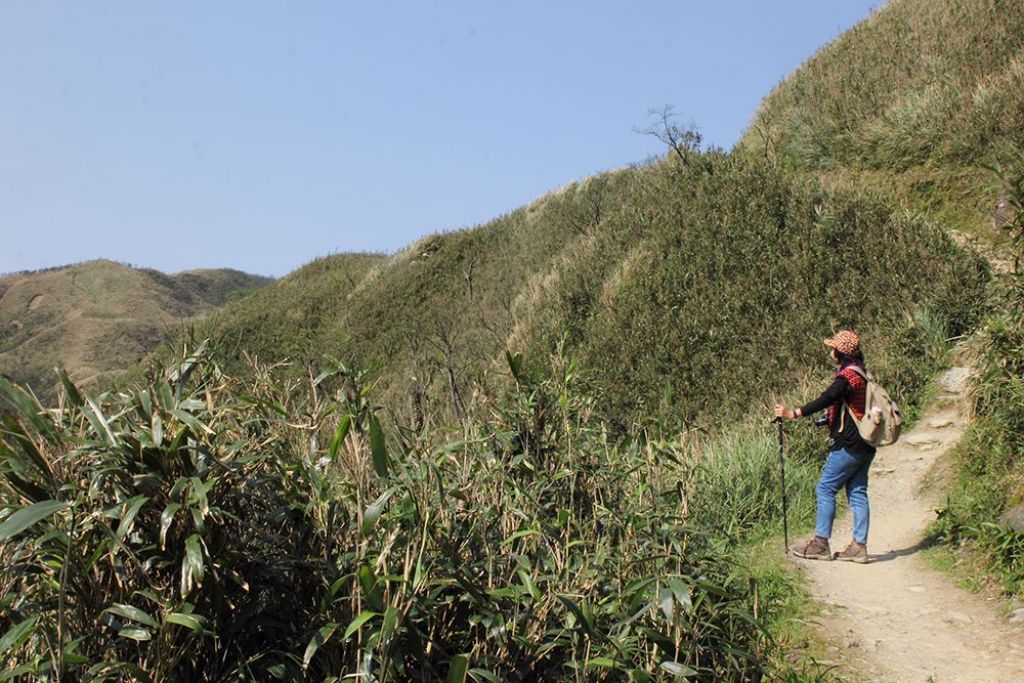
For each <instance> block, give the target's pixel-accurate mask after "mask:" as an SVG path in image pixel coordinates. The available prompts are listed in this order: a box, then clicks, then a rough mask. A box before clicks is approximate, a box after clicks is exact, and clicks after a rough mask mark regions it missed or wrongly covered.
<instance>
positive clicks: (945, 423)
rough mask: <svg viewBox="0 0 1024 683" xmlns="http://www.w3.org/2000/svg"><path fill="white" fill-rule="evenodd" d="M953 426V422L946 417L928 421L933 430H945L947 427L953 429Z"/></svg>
mask: <svg viewBox="0 0 1024 683" xmlns="http://www.w3.org/2000/svg"><path fill="white" fill-rule="evenodd" d="M952 425H953V421H952V420H950V419H949V418H945V417H936V418H934V419H931V420H928V426H929V427H931V428H932V429H944V428H945V427H951V426H952Z"/></svg>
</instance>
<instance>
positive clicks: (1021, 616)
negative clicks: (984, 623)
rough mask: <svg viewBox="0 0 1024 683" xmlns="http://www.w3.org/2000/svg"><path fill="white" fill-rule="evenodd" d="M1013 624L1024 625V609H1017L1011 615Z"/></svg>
mask: <svg viewBox="0 0 1024 683" xmlns="http://www.w3.org/2000/svg"><path fill="white" fill-rule="evenodd" d="M1010 623H1011V624H1024V607H1022V608H1020V609H1016V610H1014V611H1013V613H1012V614H1010Z"/></svg>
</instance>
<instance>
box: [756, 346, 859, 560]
mask: <svg viewBox="0 0 1024 683" xmlns="http://www.w3.org/2000/svg"><path fill="white" fill-rule="evenodd" d="M824 343H825V346H826V347H827V348H828V349H829V355H830V356H831V358H832V361H833V362H834V363H835V364H836V365H838V366H839V369H838V371H837V372H836V375H835V379H834V380H833V381H832V384H830V385H829V387H828V388H827V389H825V391H824V392H823V393H822V394H821V396H819V397H818V398H816V399H814V400H813V401H811V402H810V403H807V404H806V405H804V406H803V407H800V408H796V409H794V410H791V409H790V408H787V407H786V406H785V405H783V404H781V403H780V404H778V405H776V406H775V416H776V417H778V418H782V419H784V420H792V419H795V418H798V417H806V416H808V415H812V414H814V413H816V412H818V411H820V410H823V409H825V408H828V415H827V423H828V427H829V440H828V457H827V459H826V460H825V467H824V469H822V471H821V478H820V479H819V480H818V486H817V487H816V488H815V492H816V493H817V496H818V520H817V523H816V525H815V529H814V538H812V539H810V540H809V541H805V542H802V543H800V544H798V545H797V546H795V547H794V548H792V550H793V554H794V555H796V556H797V557H802V558H805V559H808V560H831V559H837V560H846V561H848V562H859V563H864V562H867V561H868V548H867V542H868V522H869V520H870V512H869V509H868V467H870V466H871V461H872V459H874V457H875V448H874V447H873V446H871V445H870V444H868V443H867V442H865V441H864V439H863V438H861V435H860V432H859V431H858V430H857V423H856V422H855V421H854V420H852V419H850V416H849V415H847V414H846V412H847V411H846V410H845V407H846V406H847V405H848V406H849V408H850V411H852V412H853V415H854V416H855V417H856V418H857V419H858V420H859V419H861V418H862V417H863V416H864V407H865V405H864V404H865V393H866V388H867V380H866V379H865V377H864V376H865V375H866V374H867V371H866V370H865V367H864V355H863V354H862V353H861V350H860V340H859V339H858V338H857V335H856V334H854V333H853V332H850V331H849V330H841V331H839V332H836V334H835V336H833V337H832V338H831V339H826V340H824ZM858 370H859V372H858ZM844 487H845V488H846V502H847V504H848V505H849V506H850V509H851V510H852V511H853V540H852V541H851V542H850V545H848V546H847V547H846V549H845V550H843V551H842V552H840V553H836V554H835V555H833V554H832V550H831V548H830V547H829V538H830V537H831V536H832V522H833V521H834V520H835V516H836V494H837V493H838V492H839V490H840V489H841V488H844Z"/></svg>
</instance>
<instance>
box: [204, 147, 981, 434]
mask: <svg viewBox="0 0 1024 683" xmlns="http://www.w3.org/2000/svg"><path fill="white" fill-rule="evenodd" d="M986 278H987V275H986V269H985V267H984V265H983V264H982V263H981V262H980V261H979V260H978V259H976V258H975V257H972V256H970V255H969V254H967V253H966V252H963V251H962V250H960V249H959V248H957V247H956V246H955V245H954V244H953V243H952V242H951V241H950V240H949V239H948V238H947V237H946V236H945V235H944V234H943V233H942V232H941V231H939V230H937V229H934V228H932V227H929V226H928V225H925V224H924V223H922V222H921V221H917V220H914V219H912V218H910V217H908V216H906V215H905V214H903V213H900V212H899V211H897V210H895V208H894V207H893V206H892V205H891V204H888V203H887V201H886V200H885V199H882V198H879V197H875V196H871V195H870V194H866V193H859V192H853V191H845V190H842V191H841V190H829V189H827V188H825V187H823V186H821V185H818V184H815V183H812V182H807V181H803V180H797V179H794V178H792V177H790V176H789V175H787V174H786V173H784V172H781V171H779V170H778V169H777V168H773V167H771V165H769V164H764V163H761V162H760V161H758V160H756V159H754V160H752V159H749V158H747V157H745V156H744V155H742V154H733V155H730V154H724V153H721V152H708V153H706V154H703V155H694V156H693V157H692V159H691V161H690V162H688V163H684V162H683V161H681V160H679V159H676V160H669V161H666V162H665V163H662V164H658V165H655V166H650V167H638V168H632V169H625V170H621V171H616V172H613V173H609V174H604V175H599V176H595V177H592V178H589V179H587V180H586V181H583V182H580V183H574V184H571V185H569V186H567V187H565V188H562V189H561V190H559V191H557V192H554V193H552V194H551V195H548V196H546V197H543V198H541V199H540V200H538V201H536V202H534V203H533V204H531V205H529V206H527V207H524V208H522V209H519V210H517V211H514V212H512V213H510V214H508V215H506V216H502V217H500V218H498V219H496V220H494V221H492V222H490V223H487V224H485V225H482V226H480V227H477V228H474V229H471V230H463V231H459V232H453V233H444V234H438V235H433V236H430V237H427V238H424V239H423V240H420V241H419V242H417V243H416V244H414V245H412V246H411V247H409V248H408V249H406V250H405V251H403V252H401V253H399V254H397V255H395V256H392V257H389V258H381V257H371V256H366V257H360V258H354V257H348V256H345V257H330V258H327V259H323V260H320V261H317V262H314V263H313V264H311V265H310V266H307V267H306V268H304V269H301V270H299V271H297V272H296V273H294V274H293V275H291V276H289V277H288V278H285V279H283V280H282V281H280V282H278V283H275V284H274V285H272V286H271V287H268V288H266V289H264V290H262V291H260V292H257V293H255V294H254V295H253V296H251V297H249V298H248V299H246V300H244V301H240V302H237V303H236V304H233V305H231V306H229V307H227V308H226V309H225V310H224V311H223V312H221V313H219V314H218V315H217V316H216V317H215V318H212V319H211V321H210V326H209V327H208V328H207V331H213V333H214V334H215V336H217V337H218V338H219V339H220V340H221V341H222V342H223V345H225V346H226V347H227V348H229V349H231V350H235V351H241V350H247V351H249V352H251V353H254V354H256V355H258V356H259V357H260V358H262V359H264V360H267V361H276V360H280V359H284V358H289V359H291V360H292V361H295V363H296V364H295V366H294V367H293V371H294V373H295V374H296V375H302V374H308V373H309V372H313V373H314V374H315V373H316V372H317V371H318V370H319V369H320V368H321V367H324V365H325V363H326V361H325V360H324V356H325V355H331V356H335V357H338V358H341V359H342V360H344V361H346V362H349V361H353V360H354V361H355V362H356V363H357V365H360V366H363V367H369V366H374V367H377V368H378V370H379V372H378V377H379V385H378V390H379V391H380V395H381V396H382V400H383V402H384V404H385V405H387V406H388V407H389V408H390V409H391V410H392V411H393V413H394V414H395V415H396V416H397V417H398V418H399V420H400V421H402V422H403V423H405V424H413V423H420V422H422V420H423V419H428V420H429V419H430V417H431V416H434V417H436V418H438V419H440V420H441V421H447V420H451V419H454V418H458V417H460V416H465V415H466V414H468V413H477V414H479V413H481V412H482V413H486V412H487V410H488V409H489V408H488V402H489V401H490V400H491V398H492V396H493V394H494V393H495V392H496V391H499V390H500V388H501V381H503V380H502V378H503V377H504V368H505V361H504V353H505V351H506V350H508V351H511V352H513V353H522V354H524V357H525V365H526V368H528V369H532V370H535V371H537V372H539V373H541V374H542V375H544V374H548V373H550V372H551V370H552V368H553V365H552V361H551V359H552V358H555V357H557V356H558V355H559V354H561V355H563V356H569V357H572V358H573V359H575V360H576V361H577V362H578V363H579V369H580V371H582V372H584V373H586V374H587V375H588V376H589V377H591V378H592V379H593V380H595V381H596V382H597V383H598V384H600V385H601V386H602V387H603V399H602V401H601V402H600V406H599V408H600V410H601V412H602V415H604V417H605V418H606V419H608V420H610V421H611V422H612V423H613V424H615V425H616V426H617V428H618V429H620V430H628V429H629V427H630V426H631V425H633V424H635V423H637V422H638V421H639V420H640V419H641V417H642V416H645V415H652V414H654V413H657V412H659V411H661V412H663V413H665V414H672V415H673V416H674V418H675V419H677V421H679V419H682V420H685V421H687V422H698V423H701V424H707V423H710V422H714V421H719V420H723V419H727V420H729V419H734V418H738V417H740V416H742V414H744V413H745V412H748V411H749V410H751V408H752V407H754V406H756V405H761V404H759V403H758V401H762V400H766V399H765V397H766V396H768V395H769V394H771V393H773V392H774V393H782V392H785V391H787V390H792V388H793V387H794V386H798V385H799V384H800V383H801V381H803V380H804V379H805V378H807V377H809V376H813V373H814V372H817V371H819V370H824V369H825V359H824V357H823V355H822V354H821V353H820V339H821V338H822V337H823V336H824V335H826V334H827V333H828V332H829V331H830V330H831V329H833V328H834V327H836V326H852V327H854V328H856V329H858V330H859V331H860V332H861V333H862V334H863V335H864V338H865V344H866V346H867V348H868V351H869V354H870V355H871V360H872V362H873V363H874V365H875V367H876V368H877V369H878V370H879V371H880V373H881V374H883V375H884V376H886V377H887V378H888V379H889V380H890V383H892V384H894V385H895V386H897V387H900V392H901V394H902V396H903V397H904V398H905V399H908V400H910V399H911V397H913V396H914V395H915V393H916V391H917V390H919V389H920V388H921V387H922V386H923V383H924V382H925V381H926V378H927V376H928V370H929V368H930V363H931V362H932V361H933V360H934V358H933V357H932V356H931V355H930V354H929V352H927V349H928V348H932V347H934V342H935V340H936V338H938V339H939V340H940V345H941V340H943V339H945V338H947V337H951V336H955V335H957V334H961V333H962V332H964V331H966V330H968V329H970V327H971V325H972V324H973V322H974V320H975V319H976V315H977V310H976V305H977V303H978V302H979V301H980V300H981V298H982V293H983V288H984V281H985V279H986Z"/></svg>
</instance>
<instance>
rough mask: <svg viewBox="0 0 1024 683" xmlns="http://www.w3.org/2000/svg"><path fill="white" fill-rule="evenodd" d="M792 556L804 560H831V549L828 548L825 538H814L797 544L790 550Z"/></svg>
mask: <svg viewBox="0 0 1024 683" xmlns="http://www.w3.org/2000/svg"><path fill="white" fill-rule="evenodd" d="M791 550H792V551H793V554H794V555H796V556H797V557H802V558H804V559H805V560H831V559H832V549H831V548H829V547H828V539H827V538H818V537H817V536H815V537H814V538H812V539H811V540H809V541H804V542H801V543H798V544H797V545H795V546H793V547H792V548H791Z"/></svg>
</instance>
